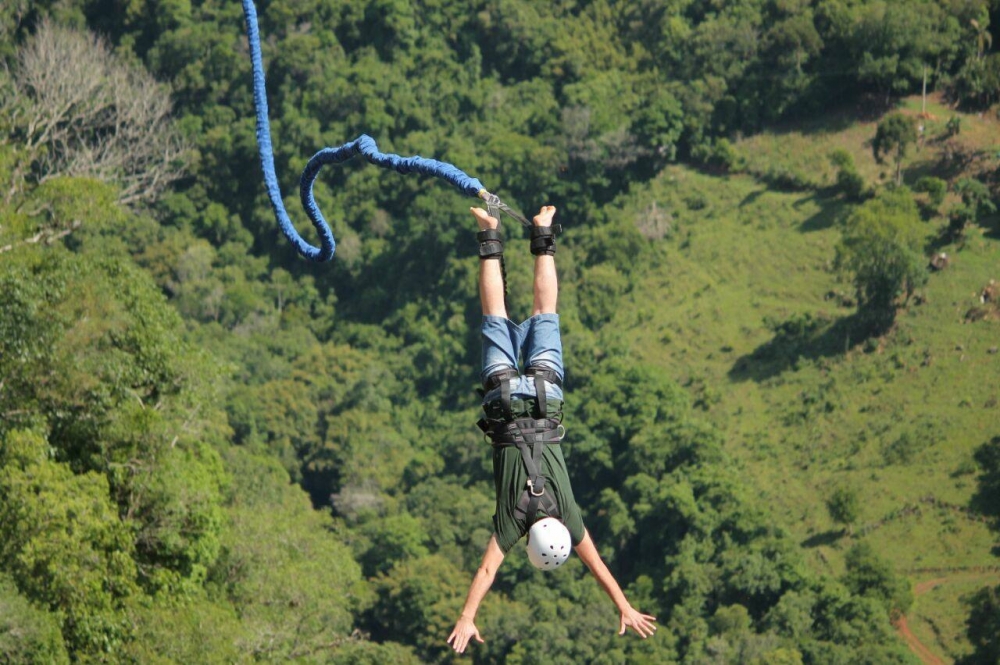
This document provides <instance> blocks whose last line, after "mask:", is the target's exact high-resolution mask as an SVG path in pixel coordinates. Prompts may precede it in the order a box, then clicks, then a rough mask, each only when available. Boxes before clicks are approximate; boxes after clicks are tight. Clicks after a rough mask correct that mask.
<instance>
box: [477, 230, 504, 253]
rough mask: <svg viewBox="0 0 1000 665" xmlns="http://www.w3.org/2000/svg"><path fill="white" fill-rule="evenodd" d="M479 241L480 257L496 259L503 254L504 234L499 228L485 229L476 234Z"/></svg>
mask: <svg viewBox="0 0 1000 665" xmlns="http://www.w3.org/2000/svg"><path fill="white" fill-rule="evenodd" d="M476 240H477V241H479V258H480V259H483V260H486V259H496V258H499V257H501V256H503V236H502V235H500V230H499V229H484V230H482V231H480V232H478V233H477V234H476Z"/></svg>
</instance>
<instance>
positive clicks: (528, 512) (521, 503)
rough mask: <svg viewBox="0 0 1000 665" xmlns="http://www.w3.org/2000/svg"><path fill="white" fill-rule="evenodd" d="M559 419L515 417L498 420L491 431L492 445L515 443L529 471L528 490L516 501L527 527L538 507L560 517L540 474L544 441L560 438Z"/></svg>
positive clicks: (533, 521) (555, 440) (557, 507)
mask: <svg viewBox="0 0 1000 665" xmlns="http://www.w3.org/2000/svg"><path fill="white" fill-rule="evenodd" d="M561 429H562V428H561V427H560V426H559V421H557V420H555V419H552V418H545V419H537V420H536V419H534V418H518V419H517V420H513V421H510V422H506V423H500V424H499V425H498V426H497V427H496V428H494V430H493V431H492V432H490V440H491V441H492V442H493V445H494V446H516V447H517V449H518V452H520V453H521V460H522V461H523V462H524V470H525V471H526V472H527V474H528V482H527V485H528V487H527V489H525V490H524V493H523V494H522V495H521V498H520V500H518V503H517V511H518V512H523V513H524V519H525V523H526V524H527V527H528V528H529V529H530V528H531V525H532V524H534V523H535V518H536V516H537V515H538V509H539V507H541V508H542V509H544V510H545V512H546V513H547V514H548V515H549V516H550V517H559V516H560V514H559V506H558V505H557V504H556V502H555V501H554V500H553V499H552V497H551V496H550V495H549V493H548V492H546V491H545V481H546V479H545V475H544V474H543V473H542V471H541V468H542V458H543V456H544V454H545V446H546V444H557V443H559V441H560V440H561V439H562V432H561V431H560V430H561Z"/></svg>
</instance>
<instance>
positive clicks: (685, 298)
mask: <svg viewBox="0 0 1000 665" xmlns="http://www.w3.org/2000/svg"><path fill="white" fill-rule="evenodd" d="M919 102H920V100H919V98H917V99H916V100H913V99H910V100H907V101H906V102H905V103H904V104H903V105H902V110H903V111H904V112H907V113H910V112H913V105H914V104H917V106H916V111H917V112H919ZM929 112H930V113H931V114H932V118H930V119H928V120H927V124H928V129H927V132H929V133H930V134H934V133H935V132H937V131H938V129H939V127H938V125H940V129H942V130H943V127H944V123H946V122H947V120H948V118H949V117H950V115H949V114H950V113H952V111H950V110H949V109H947V108H945V107H943V106H942V105H941V104H940V102H939V101H934V102H932V104H931V105H930V106H929ZM962 122H963V125H962V131H961V133H960V135H959V139H960V140H961V141H963V142H965V141H968V142H969V143H968V145H969V146H971V147H972V148H973V149H977V150H982V149H983V146H984V145H986V144H988V142H989V141H991V140H994V141H995V140H996V139H997V137H998V136H1000V125H998V123H997V122H996V121H995V120H992V119H990V118H979V117H974V116H968V115H962ZM835 124H838V125H839V126H838V127H837V129H836V131H824V130H822V129H820V128H812V129H808V130H805V131H792V130H789V131H786V132H784V133H772V134H768V135H762V136H760V137H754V138H750V139H746V140H744V141H741V142H739V143H738V144H737V147H738V149H739V151H740V153H741V154H743V155H744V156H745V157H746V158H747V162H748V169H749V170H750V171H751V172H753V171H754V169H755V168H756V167H755V166H754V164H758V163H759V164H760V165H765V164H773V163H777V164H778V165H780V166H783V167H787V168H795V169H802V170H803V172H809V173H810V174H811V175H810V177H811V178H812V179H813V182H815V183H816V184H818V185H826V184H829V183H831V182H832V180H833V175H832V167H831V166H830V165H829V161H828V160H827V158H826V155H827V154H828V153H829V152H831V151H832V150H833V149H835V148H838V147H843V148H845V149H848V150H849V151H850V152H852V154H854V156H855V161H856V163H857V165H858V168H859V170H861V172H862V173H863V174H865V176H866V177H867V178H868V179H869V181H870V182H871V183H875V182H876V181H878V180H879V179H880V176H879V170H880V169H883V168H888V167H879V166H878V165H876V164H875V163H874V160H873V159H872V157H871V152H870V148H868V147H866V146H865V141H867V140H868V139H870V138H871V136H872V135H874V127H875V123H874V122H871V123H858V124H846V123H844V122H843V121H842V119H841V120H838V121H837V123H835ZM990 129H992V130H993V131H992V133H991V132H990V131H988V130H990ZM937 149H938V148H937V146H935V147H932V148H929V147H927V146H926V145H925V147H924V149H923V150H922V151H921V152H920V153H919V154H918V153H914V156H913V157H912V158H911V161H910V162H908V164H907V167H908V168H910V169H912V168H914V166H915V165H919V163H920V162H921V161H923V162H924V163H926V164H928V165H930V164H933V163H936V162H937V159H938V155H937V154H935V153H934V152H933V151H935V150H937ZM991 149H992V148H991ZM654 201H655V202H656V205H657V209H658V210H666V211H668V213H669V215H670V221H671V233H670V235H669V237H668V238H666V239H664V240H660V241H656V242H657V244H658V247H659V250H660V251H661V258H660V260H659V264H658V265H657V267H656V268H655V269H654V270H652V271H651V272H650V273H649V274H648V276H647V277H646V278H645V281H644V282H643V283H642V284H641V285H640V287H639V288H638V289H637V290H636V292H635V293H634V294H633V296H632V298H633V301H634V303H633V304H630V305H629V306H626V307H622V308H621V310H620V312H621V313H620V314H619V319H618V320H616V321H614V322H613V323H612V324H611V325H616V324H617V325H620V326H622V327H624V328H626V329H627V336H628V339H629V340H630V342H631V345H632V347H633V348H634V349H635V351H636V352H637V353H638V354H640V355H641V357H642V358H643V359H644V360H645V361H646V362H648V363H650V364H651V365H653V366H657V367H661V368H663V370H664V371H666V372H668V373H669V374H670V375H672V376H673V377H674V378H676V379H677V380H678V381H680V382H681V383H682V384H685V385H687V386H688V389H689V390H690V391H691V394H692V396H693V398H694V399H695V400H696V401H698V404H699V407H700V408H703V409H704V410H705V418H706V419H707V420H710V421H711V422H713V423H714V424H716V425H717V426H718V427H719V428H720V429H721V430H722V431H723V432H724V434H725V440H726V446H727V448H728V451H729V453H730V454H731V455H732V457H733V458H734V459H735V460H736V462H737V464H738V465H739V466H740V468H741V469H742V471H743V475H744V477H745V479H746V481H747V483H748V484H749V485H750V486H751V487H752V488H753V489H754V491H755V492H756V493H757V495H758V496H759V498H760V501H761V502H762V503H763V504H764V505H766V506H767V507H768V508H769V509H770V510H771V511H772V512H773V513H774V515H775V518H776V519H777V520H778V522H779V523H780V525H781V526H782V527H784V528H785V529H787V530H788V531H789V532H791V534H792V535H793V537H794V538H795V539H796V540H797V541H798V542H801V543H804V545H803V547H804V552H805V555H806V558H807V560H808V561H809V562H810V564H811V565H813V566H814V567H815V568H816V569H817V570H820V571H823V572H826V573H830V574H839V573H840V572H842V569H843V555H844V553H845V552H846V551H847V549H848V548H849V547H850V546H851V544H853V543H854V542H856V541H857V540H861V539H866V540H868V541H870V542H871V543H873V544H874V545H875V546H876V548H877V549H878V551H879V552H880V553H881V554H882V555H883V556H885V557H887V558H889V559H891V560H892V561H893V562H894V564H895V566H896V567H897V570H899V571H902V572H904V573H905V574H907V575H908V576H909V577H910V578H911V580H912V581H913V582H917V581H919V580H921V579H924V578H926V577H927V574H925V573H920V572H918V571H920V570H921V569H928V568H942V569H943V568H968V567H982V566H995V565H997V563H998V561H997V558H996V556H995V555H994V554H993V552H992V551H991V550H992V547H993V545H994V544H995V542H996V541H997V534H996V532H994V531H991V530H990V529H989V527H988V525H987V524H985V523H984V522H982V521H980V520H978V519H975V516H970V515H968V514H966V513H965V512H963V509H964V507H966V506H968V504H969V502H970V499H971V498H972V496H973V495H974V493H975V492H976V490H977V488H978V483H977V475H976V468H975V465H974V462H973V461H972V460H973V454H974V452H975V450H976V449H977V448H978V447H979V446H981V445H983V444H984V443H985V442H987V441H988V440H989V439H990V438H991V437H993V436H996V435H998V434H1000V406H998V403H1000V353H996V352H995V351H994V350H993V349H994V347H996V346H997V345H998V344H1000V322H988V321H980V322H976V323H968V322H967V321H966V313H967V312H968V311H969V310H970V309H971V308H972V307H974V306H976V305H978V304H979V301H978V294H979V292H980V290H981V289H982V287H983V286H984V285H985V284H986V283H987V282H988V281H989V280H990V279H991V278H994V279H1000V238H998V237H997V234H996V232H995V231H993V230H991V229H990V228H985V229H984V228H982V227H977V228H974V229H971V230H970V232H969V234H968V237H967V239H966V241H965V242H964V243H963V244H962V245H961V246H944V247H942V248H941V249H943V250H945V251H947V252H949V254H951V256H952V264H951V266H950V267H949V268H948V269H946V270H945V271H943V272H940V273H936V274H932V275H931V276H930V281H929V282H928V284H927V286H926V287H925V288H924V289H922V290H921V292H920V294H919V295H920V299H921V302H920V303H919V304H917V303H914V302H911V303H910V304H909V305H908V306H907V307H906V308H904V309H903V310H901V311H900V313H899V315H898V317H897V322H898V323H897V326H896V329H895V330H894V331H893V332H891V333H890V334H889V335H887V336H886V337H884V338H882V339H872V340H867V341H862V340H851V339H848V338H846V337H845V338H843V339H841V338H840V337H838V336H837V334H835V333H834V332H831V331H836V330H838V328H837V327H836V326H835V323H836V322H837V321H838V320H842V319H844V318H846V317H849V316H850V315H851V314H852V312H853V308H852V307H850V306H844V305H843V304H841V301H840V299H839V295H838V294H841V295H843V296H847V297H850V296H852V295H853V289H852V287H851V285H850V284H848V283H844V282H843V281H841V280H840V279H839V278H838V275H836V274H835V273H834V272H832V269H831V266H832V261H833V258H834V248H835V246H836V243H837V242H838V239H839V231H838V227H837V223H836V220H837V219H838V217H839V216H840V215H842V213H843V212H844V208H845V205H846V204H845V203H844V202H843V201H842V200H841V199H840V198H839V197H837V196H836V195H835V194H833V193H832V192H831V191H829V190H824V191H821V192H819V193H816V192H814V191H801V192H791V193H781V192H774V191H769V190H767V189H766V187H765V185H763V184H761V182H760V181H759V180H758V179H756V178H754V177H752V176H751V175H740V176H730V177H715V176H710V175H705V174H702V173H698V172H695V171H692V170H690V169H686V168H681V167H676V168H671V169H668V170H667V171H665V172H664V173H663V174H662V175H661V177H660V178H659V179H657V180H656V181H654V182H652V183H650V184H649V186H648V187H645V188H643V189H641V190H637V191H634V192H632V194H630V195H629V197H628V198H627V199H626V200H624V201H622V202H621V203H620V206H619V210H617V211H616V213H617V214H621V215H624V216H625V217H626V218H632V219H640V218H641V216H642V215H643V214H645V213H647V212H648V211H649V209H650V205H651V203H652V202H654ZM946 223H947V222H946V220H945V219H944V218H943V217H939V218H937V219H932V220H931V221H929V222H928V223H927V224H928V225H927V232H928V239H929V240H931V239H933V238H935V237H936V236H937V234H938V233H939V231H940V230H941V229H942V228H943V227H944V225H945V224H946ZM831 294H832V295H833V296H834V297H827V296H828V295H831ZM804 315H808V316H809V317H812V319H813V320H818V321H819V323H818V324H817V328H816V330H815V332H814V333H813V334H812V339H811V341H809V342H807V343H805V345H804V349H803V350H804V351H805V353H804V357H800V358H799V359H798V360H794V359H790V360H786V361H782V360H781V358H780V356H781V353H782V351H783V350H782V349H781V348H775V347H774V345H771V346H770V347H769V346H767V345H768V344H769V343H770V342H772V340H774V337H775V334H774V332H773V330H772V329H771V328H770V327H769V326H768V325H767V322H769V321H770V322H782V321H787V320H789V319H791V318H792V317H795V316H800V317H801V316H804ZM763 350H769V351H770V353H771V357H768V358H760V357H755V356H754V354H755V352H758V353H759V352H761V351H763ZM842 486H843V487H848V488H850V489H853V490H854V491H856V492H857V493H858V495H859V496H860V497H861V514H860V516H859V519H858V520H857V523H856V524H855V525H853V526H854V529H853V535H852V536H848V535H847V534H846V533H843V525H838V524H835V523H833V521H832V520H831V518H830V516H829V515H828V513H827V510H826V506H825V502H826V499H827V497H828V496H829V495H830V493H831V492H832V491H833V490H834V489H835V488H837V487H842ZM932 500H936V501H938V502H943V504H945V505H944V507H942V506H941V505H940V504H939V505H934V504H933V503H932ZM997 582H1000V579H998V578H993V580H992V583H997ZM975 583H981V584H982V585H985V584H987V583H990V580H989V579H986V578H985V577H984V578H982V579H981V580H980V579H977V581H976V582H975ZM971 584H973V582H963V583H962V584H945V585H942V586H941V587H940V588H938V589H935V590H934V592H933V594H929V595H927V596H925V597H923V598H921V599H920V601H919V603H918V604H917V606H916V608H915V610H914V616H915V617H916V618H917V621H915V622H914V623H915V624H916V626H914V630H915V632H916V631H917V630H920V631H923V632H920V633H918V636H920V637H921V639H924V638H926V639H927V640H928V641H927V642H926V643H927V644H929V645H936V646H932V648H934V649H937V650H938V651H939V652H940V653H941V654H942V655H947V656H949V657H954V656H956V655H960V654H962V653H966V652H967V651H969V645H968V643H967V642H966V641H965V638H964V632H963V630H964V629H963V623H962V622H963V621H964V618H965V616H967V614H968V608H967V607H965V606H963V605H962V604H961V602H960V596H961V595H962V594H965V593H968V592H969V591H970V590H971V588H972V587H971V586H970V585H971ZM930 626H937V627H938V630H939V631H941V636H940V637H935V636H934V635H932V634H931V632H932V629H931V628H930Z"/></svg>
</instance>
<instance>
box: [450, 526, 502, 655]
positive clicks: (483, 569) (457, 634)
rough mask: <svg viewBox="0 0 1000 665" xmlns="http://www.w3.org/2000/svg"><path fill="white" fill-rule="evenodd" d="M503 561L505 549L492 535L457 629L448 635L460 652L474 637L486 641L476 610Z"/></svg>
mask: <svg viewBox="0 0 1000 665" xmlns="http://www.w3.org/2000/svg"><path fill="white" fill-rule="evenodd" d="M501 563H503V551H502V550H501V549H500V546H499V545H498V544H497V537H496V535H493V536H490V542H489V543H488V544H487V545H486V552H485V553H483V561H482V563H481V564H479V570H477V571H476V576H475V577H474V578H472V584H471V585H470V586H469V595H468V597H466V599H465V607H463V608H462V616H460V617H459V618H458V622H457V623H456V624H455V629H454V630H452V631H451V635H450V636H449V637H448V644H450V645H451V648H452V649H454V650H455V651H457V652H458V653H463V652H464V651H465V647H466V646H468V644H469V641H470V640H472V638H475V639H476V641H477V642H479V643H480V644H482V643H483V641H484V640H483V638H482V637H480V636H479V629H478V628H476V623H475V622H476V612H478V611H479V604H480V603H481V602H483V598H485V597H486V592H487V591H489V590H490V587H491V586H493V579H494V578H495V577H496V574H497V569H498V568H499V567H500V564H501Z"/></svg>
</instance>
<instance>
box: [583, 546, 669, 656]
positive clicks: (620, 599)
mask: <svg viewBox="0 0 1000 665" xmlns="http://www.w3.org/2000/svg"><path fill="white" fill-rule="evenodd" d="M576 553H577V554H578V555H579V557H580V558H581V559H582V560H583V562H584V563H585V564H587V568H589V569H590V572H591V573H593V574H594V577H596V578H597V582H598V583H599V584H600V585H601V588H603V589H604V592H605V593H607V594H608V596H609V597H610V598H611V600H612V601H613V602H614V604H615V607H617V608H618V612H619V613H620V614H621V625H620V626H619V630H618V634H619V635H624V634H625V630H626V629H627V628H631V629H632V630H634V631H635V632H637V633H639V635H641V636H642V638H643V639H645V638H647V637H649V636H650V635H652V634H653V633H655V632H656V626H655V625H654V623H653V622H654V621H656V617H654V616H650V615H648V614H642V613H640V612H639V611H638V610H636V609H635V608H633V607H632V605H630V604H629V602H628V599H626V598H625V594H624V593H622V590H621V587H619V586H618V582H617V581H616V580H615V577H614V575H612V574H611V571H610V570H608V567H607V566H606V565H604V561H602V560H601V555H600V554H598V553H597V547H596V546H594V541H593V540H592V539H591V538H590V532H589V531H584V534H583V540H582V541H580V544H579V545H577V546H576Z"/></svg>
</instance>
